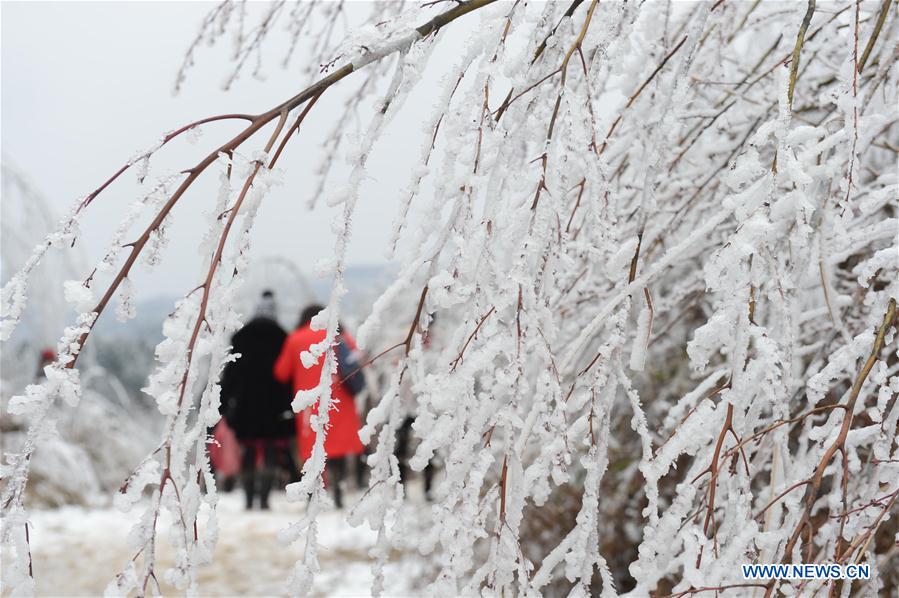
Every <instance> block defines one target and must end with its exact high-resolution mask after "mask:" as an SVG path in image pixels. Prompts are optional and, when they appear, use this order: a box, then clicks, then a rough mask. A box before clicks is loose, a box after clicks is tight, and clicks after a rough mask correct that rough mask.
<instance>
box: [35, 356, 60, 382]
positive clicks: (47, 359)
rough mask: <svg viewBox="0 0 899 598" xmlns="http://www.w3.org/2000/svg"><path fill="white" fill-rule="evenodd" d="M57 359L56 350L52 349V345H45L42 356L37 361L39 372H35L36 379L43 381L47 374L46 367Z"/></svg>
mask: <svg viewBox="0 0 899 598" xmlns="http://www.w3.org/2000/svg"><path fill="white" fill-rule="evenodd" d="M54 361H56V351H54V350H53V349H51V348H50V347H45V348H44V349H42V350H41V356H40V359H39V360H38V363H37V372H35V374H34V379H35V381H36V382H40V381H42V380H43V379H44V378H46V377H47V375H46V374H45V373H44V368H45V367H47V366H48V365H50V364H51V363H53V362H54Z"/></svg>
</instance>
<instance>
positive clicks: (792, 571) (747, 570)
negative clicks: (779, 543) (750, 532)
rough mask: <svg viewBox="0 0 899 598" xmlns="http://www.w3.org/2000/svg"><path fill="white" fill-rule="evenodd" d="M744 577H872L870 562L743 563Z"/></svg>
mask: <svg viewBox="0 0 899 598" xmlns="http://www.w3.org/2000/svg"><path fill="white" fill-rule="evenodd" d="M742 569H743V579H870V578H871V566H870V565H868V564H858V565H837V564H835V563H834V564H827V563H825V564H815V563H798V564H795V565H781V564H777V565H775V564H765V565H742Z"/></svg>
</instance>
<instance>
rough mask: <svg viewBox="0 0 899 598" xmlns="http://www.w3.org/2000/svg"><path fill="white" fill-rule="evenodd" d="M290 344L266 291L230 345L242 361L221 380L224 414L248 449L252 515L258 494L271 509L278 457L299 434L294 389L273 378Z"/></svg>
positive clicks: (245, 468)
mask: <svg viewBox="0 0 899 598" xmlns="http://www.w3.org/2000/svg"><path fill="white" fill-rule="evenodd" d="M286 338H287V333H285V332H284V330H283V329H282V328H281V327H280V326H279V325H278V323H277V322H276V321H275V297H274V293H272V292H271V291H265V292H264V293H263V294H262V298H261V300H260V302H259V305H258V306H257V308H256V313H255V315H254V317H253V319H252V320H250V321H249V322H248V323H247V324H246V325H245V326H244V327H243V328H241V329H240V330H238V331H237V333H235V334H234V336H233V337H232V339H231V345H232V351H233V352H234V353H236V354H239V355H240V357H239V358H238V359H237V361H232V362H230V363H228V365H227V366H225V371H224V372H223V374H222V380H221V387H222V409H223V414H224V416H225V421H227V422H228V425H229V426H230V427H231V429H233V430H234V434H235V436H237V440H238V442H239V443H240V445H241V448H242V449H243V458H242V465H241V477H242V480H243V486H244V491H245V493H246V498H247V503H246V504H247V509H251V508H252V507H253V502H254V499H255V497H256V495H257V494H258V496H259V502H260V508H262V509H268V495H269V492H270V491H271V488H272V484H273V483H274V478H275V467H276V465H277V462H278V453H279V451H283V450H284V449H285V448H289V443H290V438H291V437H292V436H293V435H294V434H295V430H294V422H293V419H294V414H293V411H292V410H291V406H290V403H291V399H292V395H291V392H290V388H289V386H287V385H285V384H281V383H280V382H278V381H277V380H275V378H274V376H273V374H272V368H273V366H274V364H275V360H276V359H277V358H278V355H279V354H280V352H281V346H282V345H283V344H284V340H285V339H286ZM288 452H289V450H288ZM260 462H261V465H262V467H261V468H260V467H258V465H260Z"/></svg>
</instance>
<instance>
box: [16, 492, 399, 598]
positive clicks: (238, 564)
mask: <svg viewBox="0 0 899 598" xmlns="http://www.w3.org/2000/svg"><path fill="white" fill-rule="evenodd" d="M271 506H272V509H271V510H270V511H258V510H254V511H245V510H244V508H243V497H242V496H241V495H240V493H238V492H232V493H230V494H223V495H221V496H220V501H219V507H218V517H219V526H220V532H219V541H218V544H217V545H216V549H215V555H214V558H213V562H212V563H211V564H209V565H206V566H203V567H201V568H200V570H199V572H198V580H199V588H198V589H199V594H200V595H201V596H272V595H283V594H284V592H285V586H286V580H287V577H288V575H289V573H290V570H291V568H292V567H293V564H294V563H295V562H296V561H297V559H299V558H300V557H301V556H302V546H301V543H296V544H294V545H291V546H285V545H283V544H281V543H280V542H279V541H278V537H277V535H278V531H279V530H281V529H283V528H285V527H287V525H289V524H290V523H292V522H295V521H297V520H299V519H300V518H301V517H302V515H303V512H304V510H305V506H304V505H301V504H298V503H290V502H288V501H287V498H286V496H285V495H284V493H283V492H281V493H276V494H274V495H273V496H272V501H271ZM140 507H142V505H137V506H136V508H135V510H133V511H132V512H129V513H122V512H120V511H118V510H116V509H114V508H85V507H63V508H60V509H54V510H43V511H37V510H36V511H34V512H32V513H31V516H30V521H31V526H30V530H31V544H32V555H33V559H34V576H35V580H36V583H37V588H36V589H37V595H38V596H101V595H102V594H103V590H104V589H105V588H106V585H107V584H108V583H109V581H110V580H111V579H112V578H113V576H114V575H115V572H116V571H119V570H121V568H122V567H123V566H124V565H125V564H126V562H127V561H128V559H130V558H131V557H132V556H133V555H132V554H131V553H132V550H131V549H130V548H129V546H128V543H127V538H128V532H129V531H130V529H131V526H132V525H133V523H134V521H135V519H136V517H137V515H138V514H139V513H140V510H139V508H140ZM345 516H346V511H337V510H332V511H329V512H327V513H323V514H321V515H320V516H319V518H318V522H319V529H320V535H319V539H320V541H321V547H320V549H319V558H320V562H321V568H322V570H321V573H320V574H319V575H317V576H316V579H315V585H314V587H313V591H312V595H314V596H369V595H370V593H371V581H372V575H371V570H370V562H371V559H370V557H369V556H368V550H369V549H370V548H371V547H372V546H374V544H375V540H376V537H377V533H376V532H374V531H372V530H370V529H368V528H354V527H351V526H350V525H349V524H348V523H347V522H346V520H345ZM202 521H203V518H202V517H201V522H202ZM169 524H170V522H169V521H167V520H162V521H161V522H160V526H159V530H160V532H161V533H160V536H159V538H160V542H159V544H158V545H157V549H158V571H163V570H164V569H166V568H168V567H170V566H171V564H172V559H173V551H172V548H171V546H169V545H168V542H167V541H166V538H167V535H168V529H169ZM200 531H201V534H202V533H203V529H202V527H201V530H200ZM415 569H416V566H415V564H414V562H413V561H412V559H405V558H400V559H399V560H397V561H396V562H392V563H390V564H389V565H388V567H387V571H386V572H385V579H386V588H385V589H386V594H387V595H406V596H408V595H410V593H414V590H413V585H414V582H415V579H414V578H415V577H417V576H416V575H414V570H415ZM159 577H160V580H161V579H162V576H159ZM163 591H164V593H165V594H166V595H173V594H178V593H179V592H177V591H175V590H174V589H173V588H171V587H166V586H165V584H163Z"/></svg>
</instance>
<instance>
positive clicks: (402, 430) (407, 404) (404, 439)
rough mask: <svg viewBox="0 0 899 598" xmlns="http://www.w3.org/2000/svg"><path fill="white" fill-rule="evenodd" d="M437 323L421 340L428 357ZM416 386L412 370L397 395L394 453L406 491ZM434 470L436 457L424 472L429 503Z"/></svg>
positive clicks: (431, 495)
mask: <svg viewBox="0 0 899 598" xmlns="http://www.w3.org/2000/svg"><path fill="white" fill-rule="evenodd" d="M435 322H436V317H435V316H434V315H431V325H430V326H429V327H428V329H427V330H426V331H425V332H424V334H423V336H422V339H421V346H422V350H423V351H424V352H425V353H426V355H430V353H429V352H428V349H430V347H431V341H432V331H433V329H434V323H435ZM425 359H427V357H425ZM429 361H431V360H429ZM414 386H415V371H414V370H410V371H409V375H407V376H405V377H404V378H403V381H402V384H401V385H400V388H399V391H398V393H397V394H398V398H399V401H400V411H401V412H402V415H403V423H402V424H400V427H399V429H398V430H397V433H396V446H395V448H394V452H393V454H394V456H395V457H396V460H397V464H398V466H399V473H400V483H402V484H403V488H404V489H405V488H406V486H407V484H408V482H409V471H410V469H411V467H410V465H409V461H411V459H412V457H413V456H414V454H415V448H416V446H417V443H416V442H415V438H414V437H413V424H414V423H415V416H416V414H417V412H418V406H417V401H416V399H415V393H414V392H413V387H414ZM434 470H435V465H434V457H431V458H430V459H428V464H427V465H425V468H424V470H423V471H422V481H423V482H424V494H425V500H427V501H428V502H430V501H431V500H432V499H433V492H432V490H433V485H434ZM405 496H406V497H408V496H409V493H408V491H406V493H405Z"/></svg>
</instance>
